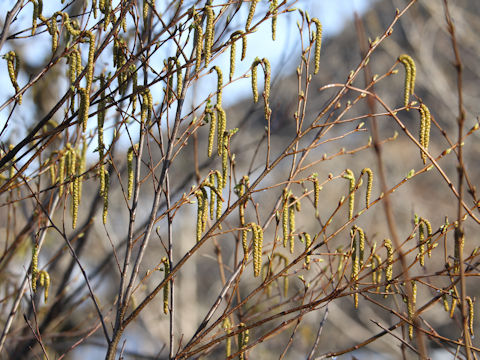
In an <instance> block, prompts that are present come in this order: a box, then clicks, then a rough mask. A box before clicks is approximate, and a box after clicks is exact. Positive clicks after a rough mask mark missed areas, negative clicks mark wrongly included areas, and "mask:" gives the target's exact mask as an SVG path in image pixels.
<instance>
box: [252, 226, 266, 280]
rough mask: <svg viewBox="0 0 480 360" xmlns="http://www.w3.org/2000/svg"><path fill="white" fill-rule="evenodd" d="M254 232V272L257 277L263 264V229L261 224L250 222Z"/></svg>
mask: <svg viewBox="0 0 480 360" xmlns="http://www.w3.org/2000/svg"><path fill="white" fill-rule="evenodd" d="M250 226H251V228H252V233H253V240H252V243H253V273H254V276H255V277H257V276H259V275H260V270H261V266H262V249H263V230H262V227H261V226H260V225H257V224H255V223H250Z"/></svg>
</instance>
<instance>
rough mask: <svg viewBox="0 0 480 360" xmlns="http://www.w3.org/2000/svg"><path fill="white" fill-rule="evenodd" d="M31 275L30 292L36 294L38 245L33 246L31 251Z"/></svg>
mask: <svg viewBox="0 0 480 360" xmlns="http://www.w3.org/2000/svg"><path fill="white" fill-rule="evenodd" d="M31 274H32V290H33V292H36V291H37V279H38V244H35V245H34V246H33V249H32V265H31Z"/></svg>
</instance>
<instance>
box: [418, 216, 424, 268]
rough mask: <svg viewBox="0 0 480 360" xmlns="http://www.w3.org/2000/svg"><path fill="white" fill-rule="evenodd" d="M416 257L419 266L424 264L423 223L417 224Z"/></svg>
mask: <svg viewBox="0 0 480 360" xmlns="http://www.w3.org/2000/svg"><path fill="white" fill-rule="evenodd" d="M418 259H419V261H420V265H421V266H425V230H424V228H423V223H420V224H419V225H418Z"/></svg>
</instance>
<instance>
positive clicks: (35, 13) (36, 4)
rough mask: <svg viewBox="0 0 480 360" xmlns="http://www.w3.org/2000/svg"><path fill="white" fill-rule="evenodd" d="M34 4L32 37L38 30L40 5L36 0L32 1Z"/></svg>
mask: <svg viewBox="0 0 480 360" xmlns="http://www.w3.org/2000/svg"><path fill="white" fill-rule="evenodd" d="M32 3H33V14H32V35H35V31H36V30H37V17H38V3H37V1H36V0H32Z"/></svg>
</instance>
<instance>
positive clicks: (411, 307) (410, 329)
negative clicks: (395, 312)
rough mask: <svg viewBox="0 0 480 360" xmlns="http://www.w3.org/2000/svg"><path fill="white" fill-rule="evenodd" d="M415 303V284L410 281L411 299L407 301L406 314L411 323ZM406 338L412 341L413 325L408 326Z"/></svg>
mask: <svg viewBox="0 0 480 360" xmlns="http://www.w3.org/2000/svg"><path fill="white" fill-rule="evenodd" d="M416 302H417V283H416V282H415V280H412V298H411V299H409V300H407V312H408V319H409V320H410V322H412V321H413V316H414V314H415V304H416ZM408 337H409V338H410V340H412V339H413V325H412V324H409V325H408Z"/></svg>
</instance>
